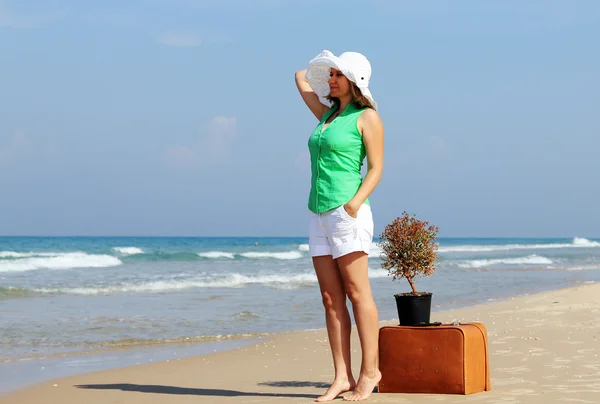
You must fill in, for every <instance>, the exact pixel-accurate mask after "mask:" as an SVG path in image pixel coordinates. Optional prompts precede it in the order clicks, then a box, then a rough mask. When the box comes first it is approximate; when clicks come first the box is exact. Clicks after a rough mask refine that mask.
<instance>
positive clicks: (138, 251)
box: [113, 247, 144, 255]
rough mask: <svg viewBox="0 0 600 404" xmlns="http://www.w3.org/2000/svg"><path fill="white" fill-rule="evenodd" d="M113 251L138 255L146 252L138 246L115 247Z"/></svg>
mask: <svg viewBox="0 0 600 404" xmlns="http://www.w3.org/2000/svg"><path fill="white" fill-rule="evenodd" d="M113 251H116V252H118V253H119V254H124V255H137V254H143V253H144V250H142V249H141V248H138V247H113Z"/></svg>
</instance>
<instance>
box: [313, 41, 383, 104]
mask: <svg viewBox="0 0 600 404" xmlns="http://www.w3.org/2000/svg"><path fill="white" fill-rule="evenodd" d="M332 68H334V69H336V70H339V71H341V72H342V73H343V74H344V75H345V76H346V77H348V79H349V80H352V79H351V78H350V77H352V75H351V74H349V73H350V71H349V69H348V68H347V66H346V65H345V63H344V61H343V60H341V59H340V58H338V57H337V56H335V55H334V54H333V53H331V52H329V51H323V52H321V53H320V54H319V55H317V56H316V57H315V58H314V59H312V60H311V61H310V62H309V63H308V69H307V71H306V81H307V82H308V84H309V85H310V87H311V88H312V90H313V91H314V92H315V94H317V96H318V97H319V101H321V103H322V104H324V105H326V106H328V107H331V106H332V103H331V102H330V101H329V100H328V99H327V98H325V97H327V96H328V95H329V93H330V91H331V90H330V88H329V78H330V74H331V69H332ZM358 88H359V90H360V92H361V93H362V95H364V96H365V97H366V98H367V99H368V100H369V101H370V102H371V104H372V105H373V107H374V108H375V109H376V110H377V103H376V102H375V100H373V95H372V94H371V91H369V88H368V87H358Z"/></svg>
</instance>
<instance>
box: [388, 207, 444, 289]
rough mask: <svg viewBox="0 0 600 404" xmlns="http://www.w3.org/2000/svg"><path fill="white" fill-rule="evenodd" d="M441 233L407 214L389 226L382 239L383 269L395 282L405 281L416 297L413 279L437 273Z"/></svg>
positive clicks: (414, 216)
mask: <svg viewBox="0 0 600 404" xmlns="http://www.w3.org/2000/svg"><path fill="white" fill-rule="evenodd" d="M438 232H439V229H438V228H437V227H436V226H433V225H429V223H428V222H426V221H423V220H418V219H417V218H416V215H412V216H410V215H409V214H408V213H406V212H404V213H403V214H402V216H401V217H398V218H396V219H394V220H393V221H392V223H390V224H388V225H387V226H386V227H385V230H384V231H383V233H382V234H381V236H380V239H381V240H380V242H379V243H378V244H379V246H380V247H381V249H382V250H383V252H382V254H381V259H382V260H383V263H382V264H381V266H382V267H383V268H384V269H387V270H388V274H389V275H392V276H393V280H396V279H399V278H406V279H407V280H408V283H409V284H410V287H411V288H412V294H413V295H417V294H418V292H417V288H416V286H415V283H414V278H415V277H416V276H430V275H433V272H434V271H435V261H436V260H437V258H438V255H437V249H438V245H437V243H436V242H435V241H436V238H437V235H438Z"/></svg>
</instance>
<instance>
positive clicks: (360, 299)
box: [337, 252, 381, 401]
mask: <svg viewBox="0 0 600 404" xmlns="http://www.w3.org/2000/svg"><path fill="white" fill-rule="evenodd" d="M337 262H338V267H339V269H340V273H341V274H342V278H343V279H344V288H345V291H346V294H347V295H348V297H349V298H350V301H351V302H352V310H353V312H354V319H355V320H356V327H357V329H358V336H359V338H360V345H361V349H362V363H361V366H360V377H359V378H358V383H357V385H356V389H355V390H354V392H353V393H352V394H350V395H348V396H346V397H344V400H346V401H360V400H366V399H367V398H369V396H370V395H371V393H372V392H373V389H374V388H375V386H377V384H378V383H379V380H381V373H380V372H379V369H378V366H377V355H378V344H379V342H378V338H379V318H378V317H379V315H378V312H377V306H376V305H375V300H374V299H373V293H372V291H371V284H370V283H369V275H368V271H369V267H368V255H367V254H365V253H364V252H353V253H350V254H347V255H344V256H342V257H340V258H338V259H337Z"/></svg>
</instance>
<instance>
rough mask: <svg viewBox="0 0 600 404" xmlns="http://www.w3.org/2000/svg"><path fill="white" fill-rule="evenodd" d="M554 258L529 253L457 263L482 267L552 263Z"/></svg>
mask: <svg viewBox="0 0 600 404" xmlns="http://www.w3.org/2000/svg"><path fill="white" fill-rule="evenodd" d="M550 264H552V260H550V259H548V258H546V257H542V256H539V255H535V254H534V255H529V256H527V257H517V258H495V259H487V260H486V259H483V260H468V261H462V262H459V263H457V265H458V266H459V267H461V268H481V267H488V266H492V265H550Z"/></svg>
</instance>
